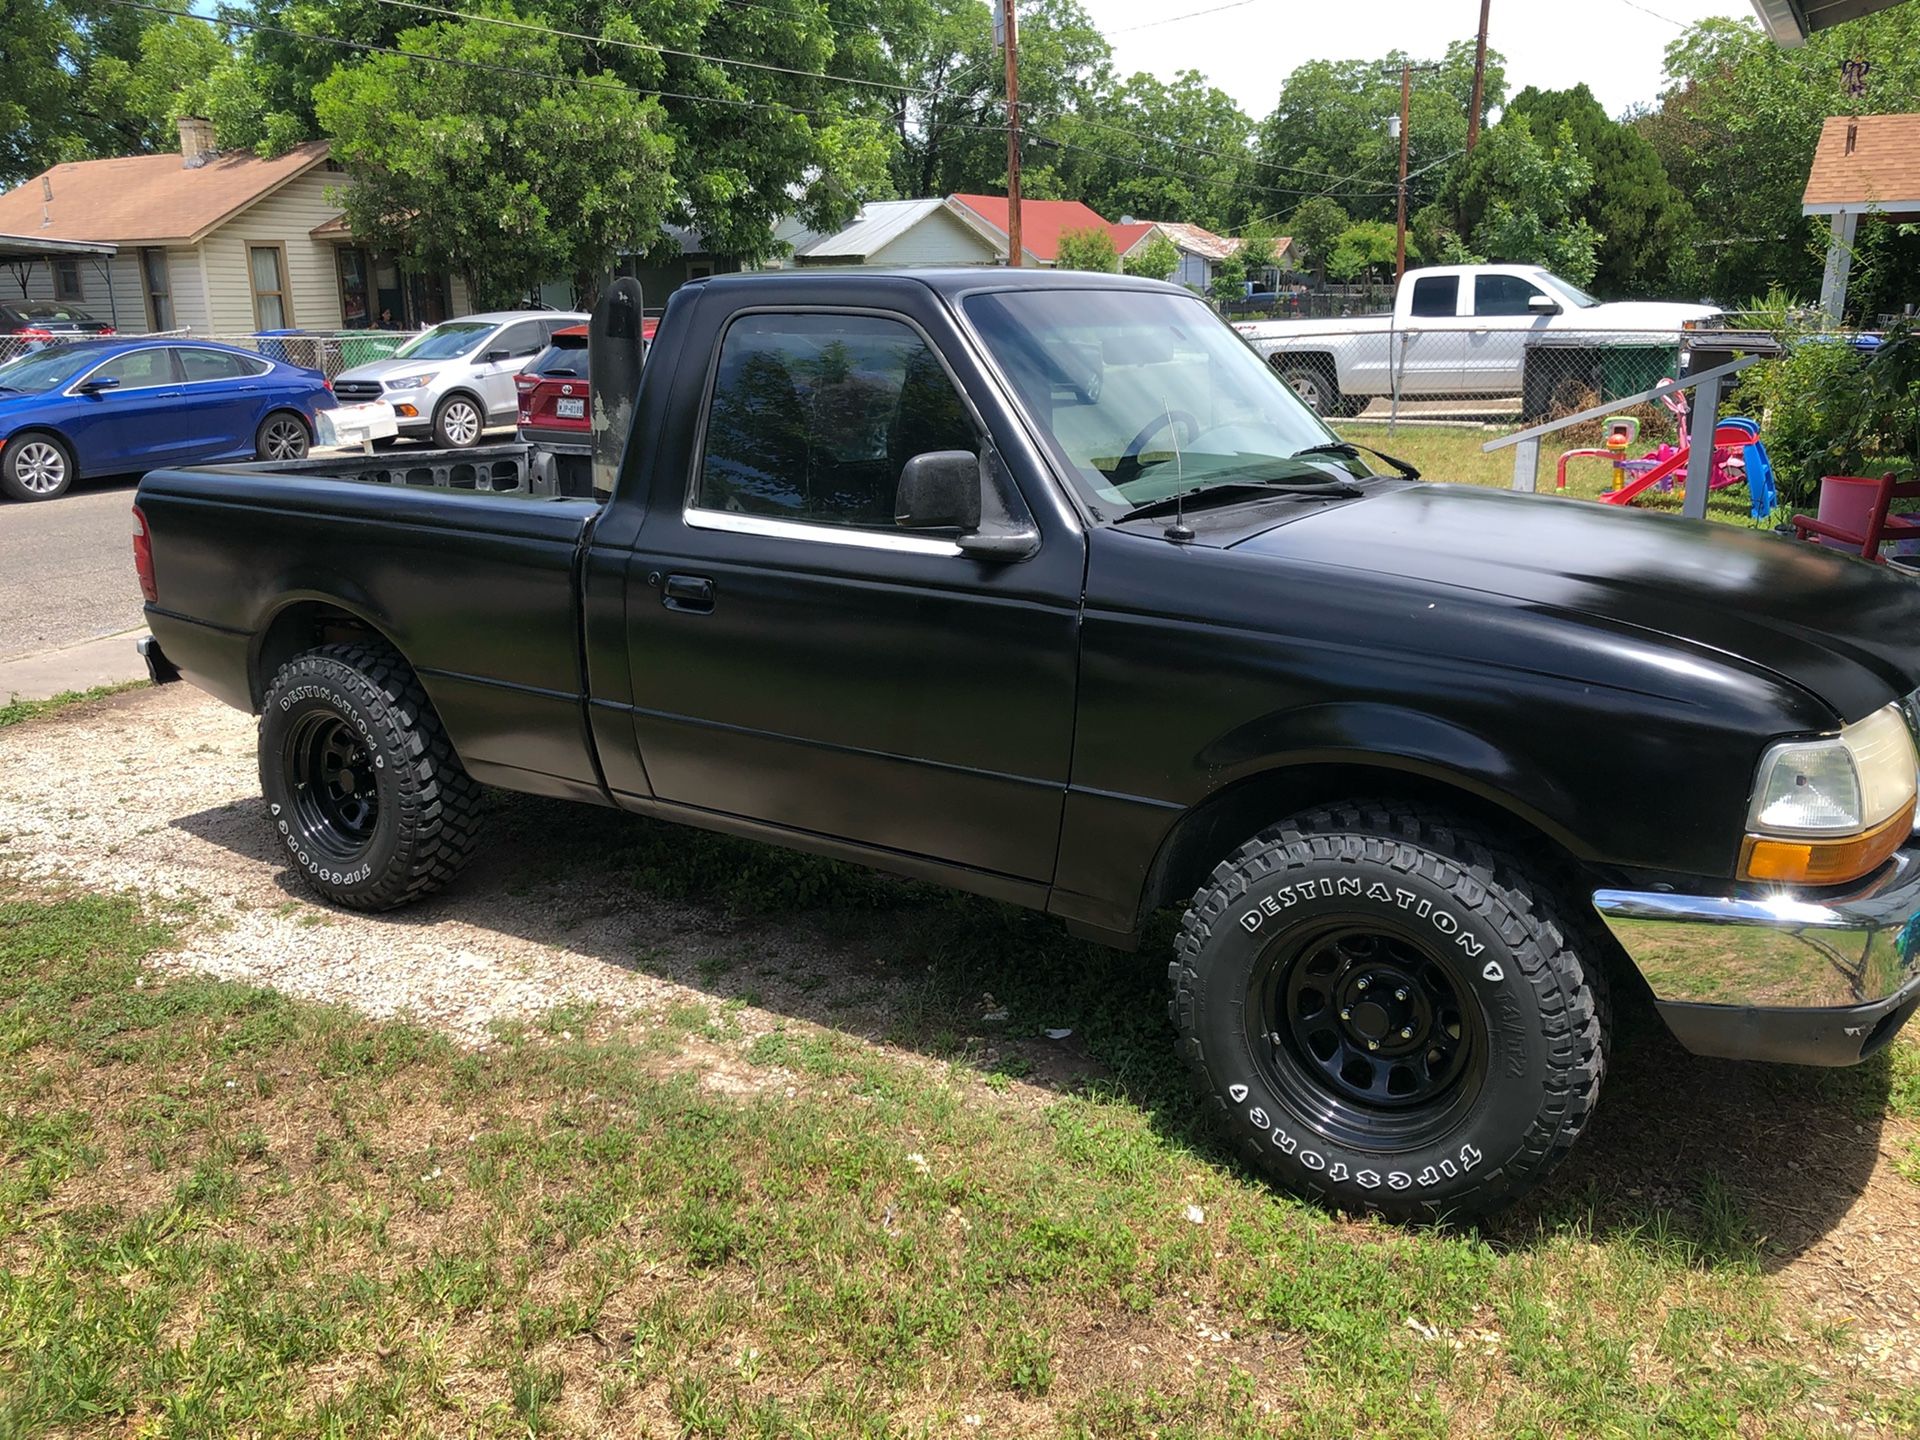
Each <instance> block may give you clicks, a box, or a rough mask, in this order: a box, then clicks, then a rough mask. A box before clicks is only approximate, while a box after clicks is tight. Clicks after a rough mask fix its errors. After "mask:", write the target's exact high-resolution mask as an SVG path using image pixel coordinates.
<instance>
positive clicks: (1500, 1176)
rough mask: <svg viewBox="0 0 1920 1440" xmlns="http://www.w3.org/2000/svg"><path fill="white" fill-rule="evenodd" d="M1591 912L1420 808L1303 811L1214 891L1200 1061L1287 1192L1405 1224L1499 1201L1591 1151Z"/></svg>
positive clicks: (1196, 920) (1178, 968) (1193, 966)
mask: <svg viewBox="0 0 1920 1440" xmlns="http://www.w3.org/2000/svg"><path fill="white" fill-rule="evenodd" d="M1579 901H1580V897H1579V896H1578V895H1577V894H1565V895H1562V894H1559V893H1557V891H1556V889H1555V887H1554V885H1553V884H1552V882H1550V881H1549V880H1547V879H1545V878H1544V871H1543V870H1536V869H1534V868H1532V867H1528V866H1525V865H1523V864H1522V863H1521V862H1520V861H1518V860H1516V859H1515V858H1513V857H1512V856H1511V855H1509V854H1506V853H1503V852H1502V851H1501V850H1500V849H1498V848H1497V847H1496V846H1495V845H1494V844H1492V843H1491V842H1489V841H1488V840H1487V839H1485V838H1483V837H1482V836H1480V835H1478V834H1476V833H1475V832H1474V831H1472V830H1470V829H1468V828H1466V827H1462V826H1457V825H1454V824H1452V823H1450V822H1449V821H1448V820H1446V819H1445V818H1444V817H1442V816H1440V815H1437V814H1433V813H1431V812H1428V811H1426V810H1424V809H1421V808H1419V807H1414V806H1409V805H1403V804H1396V803H1376V802H1356V803H1349V804H1341V805H1335V806H1329V807H1326V808H1323V809H1317V810H1312V811H1308V812H1306V813H1303V814H1300V815H1297V816H1294V817H1293V818H1292V819H1290V820H1287V821H1284V822H1282V823H1281V824H1279V825H1277V826H1275V827H1273V828H1272V829H1270V830H1268V831H1266V832H1264V833H1263V834H1261V835H1260V836H1258V837H1257V838H1255V839H1254V840H1251V841H1249V842H1248V843H1247V844H1245V845H1243V846H1241V847H1240V849H1239V851H1238V852H1236V853H1235V854H1234V855H1233V856H1231V857H1230V858H1229V859H1227V860H1226V861H1224V862H1223V863H1222V864H1220V865H1219V866H1218V867H1216V869H1215V870H1214V872H1213V875H1212V876H1211V878H1210V880H1209V882H1208V884H1207V885H1206V886H1205V887H1204V888H1202V889H1201V890H1200V892H1199V893H1198V894H1197V895H1195V896H1194V899H1193V904H1192V907H1191V908H1190V909H1189V911H1188V913H1187V916H1186V920H1185V923H1184V924H1183V926H1182V928H1181V932H1180V935H1179V939H1178V941H1177V943H1176V958H1175V960H1174V962H1173V964H1172V966H1171V967H1170V974H1171V978H1172V981H1173V1001H1172V1005H1171V1014H1172V1018H1173V1023H1174V1027H1175V1029H1176V1030H1177V1032H1178V1044H1179V1048H1180V1053H1181V1054H1182V1055H1183V1056H1184V1058H1185V1059H1186V1060H1187V1062H1188V1063H1189V1065H1191V1067H1192V1068H1193V1070H1194V1072H1195V1074H1196V1076H1197V1078H1198V1080H1199V1082H1200V1084H1201V1085H1202V1087H1203V1088H1204V1089H1205V1090H1207V1091H1208V1092H1209V1093H1210V1094H1211V1095H1212V1096H1213V1097H1214V1099H1215V1100H1216V1101H1217V1103H1218V1105H1219V1107H1220V1110H1221V1113H1222V1117H1223V1119H1224V1122H1225V1124H1226V1126H1227V1128H1228V1129H1229V1131H1230V1132H1231V1133H1232V1137H1233V1139H1234V1142H1235V1143H1236V1145H1237V1146H1238V1147H1239V1148H1240V1149H1241V1150H1242V1151H1243V1152H1244V1153H1245V1154H1246V1155H1247V1156H1248V1157H1249V1158H1250V1159H1251V1160H1252V1161H1253V1163H1254V1164H1255V1166H1256V1167H1257V1168H1258V1169H1259V1170H1261V1171H1262V1172H1263V1173H1264V1174H1266V1175H1267V1176H1268V1177H1270V1178H1271V1179H1272V1180H1273V1181H1275V1182H1276V1183H1277V1184H1279V1185H1280V1186H1281V1187H1283V1188H1285V1189H1287V1190H1290V1191H1293V1192H1294V1193H1296V1194H1299V1195H1302V1196H1305V1197H1308V1198H1312V1199H1316V1200H1320V1201H1323V1202H1325V1203H1328V1204H1331V1205H1335V1206H1338V1207H1341V1208H1344V1209H1350V1210H1356V1211H1375V1212H1379V1213H1383V1214H1385V1215H1387V1216H1390V1217H1393V1218H1411V1217H1415V1216H1454V1217H1459V1216H1465V1215H1470V1214H1475V1213H1479V1212H1484V1211H1487V1210H1491V1209H1494V1208H1498V1207H1500V1206H1502V1205H1505V1204H1508V1203H1510V1202H1511V1201H1513V1200H1514V1199H1516V1198H1517V1197H1519V1196H1520V1195H1521V1194H1523V1193H1524V1192H1525V1191H1527V1190H1528V1189H1530V1188H1531V1187H1532V1186H1534V1185H1535V1184H1537V1183H1538V1182H1539V1181H1540V1180H1541V1179H1542V1178H1543V1177H1544V1176H1545V1175H1546V1174H1547V1172H1548V1171H1549V1170H1551V1169H1552V1167H1553V1166H1554V1165H1555V1164H1556V1163H1557V1162H1558V1161H1559V1160H1560V1159H1561V1157H1562V1156H1564V1155H1565V1154H1566V1152H1567V1150H1568V1149H1569V1148H1570V1147H1571V1146H1572V1145H1573V1143H1574V1141H1575V1140H1576V1139H1577V1138H1578V1137H1579V1135H1580V1132H1581V1130H1582V1129H1583V1128H1584V1127H1585V1125H1586V1123H1587V1120H1588V1118H1589V1117H1590V1116H1591V1115H1592V1113H1593V1107H1594V1102H1595V1100H1596V1098H1597V1096H1598V1094H1599V1089H1600V1081H1601V1077H1602V1075H1603V1073H1604V1071H1605V1068H1606V1023H1605V1014H1604V1006H1605V988H1604V987H1605V982H1604V979H1603V978H1602V975H1601V973H1600V970H1599V966H1598V964H1597V950H1596V949H1595V948H1594V947H1593V946H1590V945H1589V946H1586V948H1587V950H1588V953H1587V955H1586V956H1585V957H1584V958H1583V956H1582V955H1580V954H1578V953H1576V952H1575V950H1574V948H1573V947H1572V945H1571V944H1570V942H1569V936H1570V935H1571V934H1576V933H1578V934H1581V935H1582V936H1583V937H1584V936H1586V935H1588V934H1591V931H1590V930H1577V929H1576V928H1575V926H1573V925H1569V924H1567V923H1565V922H1563V921H1562V920H1561V918H1560V916H1561V915H1562V914H1563V913H1571V914H1572V915H1574V916H1578V915H1579V914H1580V912H1579V910H1578V909H1577V908H1573V907H1577V906H1578V904H1579ZM1576 924H1577V922H1576ZM1369 937H1376V938H1371V939H1370V938H1369ZM1584 944H1585V941H1584V939H1583V945H1584ZM1396 966H1397V967H1399V968H1398V969H1397V970H1396V969H1395V968H1394V967H1396ZM1396 976H1404V977H1406V978H1405V981H1404V983H1402V981H1401V980H1400V979H1396V978H1394V977H1396ZM1383 977H1385V978H1383ZM1363 981H1365V982H1370V983H1372V984H1374V986H1375V988H1374V989H1373V990H1372V991H1371V992H1369V991H1368V989H1367V985H1366V984H1363V983H1362V982H1363ZM1355 987H1357V988H1355ZM1388 992H1391V994H1389V993H1388ZM1395 995H1397V996H1399V997H1400V1003H1399V1004H1398V1005H1397V1007H1396V1006H1395V1003H1394V1001H1393V996H1395ZM1383 1006H1384V1007H1385V1009H1383V1008H1382V1007H1383ZM1388 1010H1391V1011H1392V1012H1393V1013H1392V1014H1391V1016H1387V1011H1388ZM1446 1016H1450V1017H1452V1018H1451V1019H1450V1020H1445V1021H1443V1019H1442V1018H1441V1017H1446ZM1383 1017H1385V1018H1383ZM1416 1032H1418V1033H1417V1034H1416ZM1429 1034H1431V1035H1432V1036H1434V1037H1435V1038H1434V1039H1433V1040H1432V1042H1431V1045H1432V1048H1431V1049H1429V1048H1427V1047H1428V1045H1429V1041H1428V1039H1427V1036H1428V1035H1429ZM1402 1037H1411V1038H1408V1039H1402ZM1382 1042H1384V1043H1385V1045H1386V1046H1387V1047H1388V1051H1389V1052H1390V1051H1391V1048H1392V1047H1393V1046H1394V1045H1396V1044H1397V1045H1401V1046H1402V1047H1403V1049H1404V1048H1407V1047H1411V1050H1410V1053H1409V1054H1408V1056H1407V1060H1406V1064H1404V1065H1398V1066H1396V1064H1395V1062H1392V1061H1390V1060H1389V1059H1387V1058H1385V1057H1384V1056H1376V1055H1373V1054H1370V1053H1369V1052H1370V1051H1379V1050H1380V1048H1381V1044H1382ZM1436 1057H1438V1060H1437V1061H1436ZM1343 1065H1344V1066H1345V1067H1346V1068H1344V1069H1343V1068H1342V1066H1343ZM1402 1076H1405V1077H1408V1078H1406V1079H1404V1081H1402V1080H1401V1078H1400V1077H1402ZM1396 1084H1398V1085H1400V1087H1401V1093H1394V1091H1393V1086H1395V1085H1396Z"/></svg>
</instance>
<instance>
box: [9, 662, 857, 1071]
mask: <svg viewBox="0 0 1920 1440" xmlns="http://www.w3.org/2000/svg"><path fill="white" fill-rule="evenodd" d="M553 808H554V807H553V806H550V805H547V804H545V803H544V802H538V801H521V800H519V799H517V798H514V799H507V800H505V801H504V803H503V806H502V810H503V812H504V813H500V814H496V815H495V816H494V817H493V821H494V823H493V826H492V830H493V833H492V835H491V840H492V843H489V844H484V845H483V846H482V848H481V851H480V853H479V854H478V855H477V856H476V858H475V860H474V862H473V863H472V864H471V865H470V866H469V867H468V869H467V870H466V871H465V872H464V873H463V875H462V877H461V879H460V880H459V881H458V882H457V883H456V884H455V886H454V887H453V889H452V890H451V891H450V892H449V893H448V894H446V895H444V896H440V897H436V898H434V899H431V900H428V901H426V902H423V903H421V904H418V905H414V906H411V907H409V908H407V909H405V910H401V911H395V912H391V913H388V914H385V915H379V916H369V915H359V914H354V913H352V912H350V911H344V910H336V909H332V908H328V907H325V906H322V905H320V904H318V903H317V902H316V901H314V899H313V898H312V897H311V896H310V895H309V894H308V892H307V891H306V890H305V889H304V888H303V887H302V886H300V884H299V883H298V881H296V880H295V879H294V877H293V876H292V875H291V873H289V872H288V871H287V870H286V867H285V864H284V861H283V859H282V857H281V856H280V854H279V853H278V851H277V849H276V847H274V846H273V845H272V844H271V843H270V832H269V830H268V828H267V826H266V824H265V823H264V821H263V820H262V818H261V800H260V782H259V779H258V775H257V771H256V769H255V760H254V722H253V720H252V718H251V717H249V716H246V715H243V714H241V713H240V712H238V711H236V710H230V709H228V708H227V707H225V706H223V705H220V704H217V703H216V702H214V701H212V700H210V699H208V698H207V697H206V696H205V695H202V694H201V693H200V692H199V691H197V690H194V689H192V688H191V687H189V686H186V685H169V686H166V687H164V688H161V689H158V690H140V691H134V692H130V693H128V694H127V695H124V696H119V697H115V698H114V699H112V700H109V701H105V702H102V703H100V704H96V705H90V706H87V707H84V708H83V709H81V710H79V711H77V712H71V713H68V714H65V715H61V716H56V717H53V718H51V719H49V720H46V721H43V722H40V723H38V724H35V725H32V726H28V727H23V728H21V729H16V730H11V731H0V865H4V866H5V867H6V868H7V869H9V870H10V871H12V872H14V873H16V874H18V875H20V876H22V878H26V879H30V880H40V881H51V882H56V883H70V884H78V885H83V886H87V887H90V888H99V889H107V890H113V889H127V888H132V889H135V890H138V891H140V892H143V893H145V894H147V895H150V896H158V897H163V898H166V899H169V900H174V901H178V902H180V903H181V904H182V905H183V906H184V907H185V908H186V909H187V911H188V913H189V915H190V917H191V920H190V923H189V924H188V925H187V926H186V927H185V928H186V940H185V942H184V943H183V944H182V946H181V947H180V948H179V949H177V950H175V951H173V952H171V953H170V954H169V955H168V956H167V961H166V963H168V964H169V965H171V966H177V967H180V968H183V969H188V970H195V971H200V972H203V973H208V974H213V975H217V976H221V977H223V978H227V979H232V980H243V981H249V982H252V983H256V984H261V985H269V986H272V987H273V988H275V989H277V990H280V991H283V992H285V993H287V994H289V995H296V996H301V997H304V998H308V999H315V1000H324V1001H334V1002H339V1003H343V1004H348V1005H352V1006H354V1007H356V1008H358V1009H360V1010H363V1011H365V1012H366V1013H368V1014H370V1015H376V1016H393V1015H410V1016H413V1017H414V1018H416V1019H419V1020H423V1021H426V1022H428V1023H430V1024H432V1025H434V1026H435V1027H436V1028H439V1029H442V1030H445V1031H447V1032H449V1033H451V1034H452V1035H454V1036H455V1037H457V1038H459V1039H462V1040H465V1041H468V1042H476V1041H484V1040H485V1039H486V1038H487V1036H488V1034H489V1031H490V1028H491V1027H492V1026H493V1025H494V1023H495V1022H497V1021H503V1020H517V1019H527V1018H530V1017H534V1016H537V1015H539V1014H541V1013H543V1012H546V1011H549V1010H551V1009H552V1008H553V1007H555V1006H556V1005H559V1004H562V1003H565V1002H569V1001H578V1002H587V1003H592V1004H597V1005H603V1006H607V1007H610V1008H611V1009H612V1010H614V1011H616V1012H631V1011H634V1010H643V1011H649V1012H651V1011H659V1010H663V1009H664V1008H666V1007H668V1006H671V1005H674V1004H678V1003H683V1002H687V1001H696V1002H701V1003H709V1002H711V1001H712V1000H713V999H714V996H713V994H712V987H711V986H709V987H708V988H707V990H706V991H705V992H703V991H702V990H700V989H698V988H695V987H694V986H692V985H683V984H680V983H677V981H675V980H673V979H668V978H663V976H666V975H685V976H687V977H688V978H689V979H691V978H692V977H694V976H696V975H699V974H701V973H702V972H703V971H704V972H706V973H708V974H712V973H713V972H714V970H715V968H716V967H720V968H727V967H728V966H729V964H730V961H729V957H732V956H736V955H737V954H738V953H739V952H740V948H741V946H742V945H743V944H744V943H746V942H747V940H748V937H751V943H752V945H753V949H754V953H755V956H756V959H757V960H759V961H760V962H761V963H762V965H763V966H765V967H766V968H770V969H773V970H774V971H776V972H777V973H778V974H786V973H787V972H789V971H795V972H796V974H797V972H799V971H800V970H803V969H804V968H805V964H806V957H804V956H801V955H799V954H797V953H792V954H784V955H783V953H782V952H783V951H793V950H794V949H795V947H797V946H798V945H799V944H800V942H799V941H796V940H794V939H792V938H790V937H788V936H786V935H785V934H783V933H782V932H781V931H779V930H776V929H775V928H774V927H772V926H769V925H766V924H764V923H756V922H745V923H742V924H736V923H734V922H732V921H730V920H728V919H727V918H726V917H724V916H722V915H716V914H715V912H714V911H713V910H712V908H711V907H700V906H680V905H675V904H672V903H668V902H661V901H657V900H652V899H649V898H647V897H645V896H641V895H637V894H636V893H635V892H634V891H633V889H632V888H631V887H630V886H627V885H620V886H618V887H617V888H616V887H615V886H613V885H612V884H611V883H609V882H608V881H606V880H604V879H602V880H598V881H582V882H579V883H569V882H566V881H564V880H561V881H557V882H554V883H546V884H543V885H542V886H541V888H540V891H539V893H538V894H537V895H530V894H529V893H528V885H527V882H526V880H525V876H524V874H523V873H522V871H523V867H524V865H525V863H526V861H527V859H528V858H529V854H530V853H532V852H528V851H525V850H523V849H522V848H521V845H520V844H519V843H517V842H516V837H515V835H514V831H515V829H516V821H519V822H520V823H524V824H528V825H539V826H546V825H551V824H553V823H554V821H555V820H556V818H557V817H556V816H555V815H554V814H553V813H552V811H553ZM516 810H517V811H519V812H521V813H518V814H516ZM527 812H536V813H527ZM502 831H504V832H505V833H504V834H503V833H501V832H502ZM527 843H529V844H532V845H534V846H537V845H538V837H537V836H529V837H527ZM762 932H764V933H762ZM641 956H644V958H645V961H646V970H645V971H644V972H643V971H641V970H640V969H638V968H636V966H635V963H634V962H635V960H636V958H637V957H641ZM859 969H860V967H859V965H858V964H857V963H856V964H854V965H852V966H851V967H847V966H840V967H837V968H836V973H835V975H833V976H831V977H823V978H822V979H820V980H817V981H812V982H808V983H809V985H810V993H812V992H813V991H817V989H818V988H819V985H820V984H824V983H836V984H849V985H850V984H857V983H859V976H858V972H859ZM802 978H804V977H802ZM758 983H759V982H756V984H758ZM760 988H762V989H763V990H765V991H766V992H767V993H768V994H772V993H774V992H775V991H777V990H778V989H779V988H780V987H779V984H778V981H777V980H776V981H775V982H774V984H773V985H772V986H771V987H768V986H764V985H762V986H760ZM812 998H813V999H814V1000H815V1001H817V1000H818V999H819V998H820V997H819V996H818V994H813V996H812ZM807 1008H812V1007H811V1006H809V1007H807ZM736 1018H737V1019H739V1020H740V1021H741V1022H742V1024H743V1025H744V1026H745V1027H746V1028H747V1029H748V1030H749V1031H751V1030H753V1029H755V1028H764V1027H765V1026H766V1025H770V1024H771V1023H772V1021H773V1018H774V1017H772V1016H769V1015H767V1014H766V1012H763V1011H754V1010H748V1011H743V1012H741V1013H740V1014H739V1015H738V1016H737V1017H736ZM756 1021H757V1022H758V1023H757V1024H756V1023H755V1022H756Z"/></svg>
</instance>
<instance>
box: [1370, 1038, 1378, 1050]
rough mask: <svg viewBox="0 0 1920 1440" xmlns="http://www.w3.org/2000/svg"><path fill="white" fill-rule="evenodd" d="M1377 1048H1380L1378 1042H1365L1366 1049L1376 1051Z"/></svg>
mask: <svg viewBox="0 0 1920 1440" xmlns="http://www.w3.org/2000/svg"><path fill="white" fill-rule="evenodd" d="M1379 1048H1380V1042H1379V1041H1378V1040H1369V1041H1367V1049H1369V1050H1378V1049H1379Z"/></svg>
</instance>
